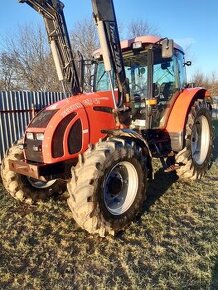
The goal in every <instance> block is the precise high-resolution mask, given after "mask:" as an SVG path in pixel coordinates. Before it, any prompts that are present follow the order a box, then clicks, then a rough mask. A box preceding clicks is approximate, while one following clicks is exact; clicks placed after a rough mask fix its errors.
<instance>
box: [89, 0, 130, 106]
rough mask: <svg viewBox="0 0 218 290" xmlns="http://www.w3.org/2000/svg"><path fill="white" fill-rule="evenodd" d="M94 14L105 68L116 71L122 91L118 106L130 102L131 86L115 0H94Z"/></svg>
mask: <svg viewBox="0 0 218 290" xmlns="http://www.w3.org/2000/svg"><path fill="white" fill-rule="evenodd" d="M92 6H93V14H94V18H95V22H96V25H97V27H98V34H99V40H100V44H101V49H102V55H103V60H104V65H105V70H106V71H107V72H109V73H111V72H112V71H113V72H114V73H115V77H116V82H117V85H118V89H119V92H120V98H119V101H118V104H117V106H118V107H121V106H122V105H123V103H127V102H129V86H128V81H127V79H126V74H125V69H124V63H123V57H122V51H121V46H120V37H119V32H118V25H117V20H116V15H115V10H114V5H113V0H92Z"/></svg>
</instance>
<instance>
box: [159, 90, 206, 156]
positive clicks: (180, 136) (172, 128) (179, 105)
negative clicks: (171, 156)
mask: <svg viewBox="0 0 218 290" xmlns="http://www.w3.org/2000/svg"><path fill="white" fill-rule="evenodd" d="M206 97H207V91H206V89H204V88H188V89H185V90H184V91H183V92H182V93H181V94H180V95H179V96H178V97H177V99H176V101H175V103H174V105H173V108H172V110H171V112H170V115H169V118H168V120H167V125H166V128H165V130H166V132H167V133H168V134H169V136H170V139H171V147H172V150H173V151H176V152H178V151H180V150H182V149H183V147H184V137H185V124H186V119H187V116H188V113H189V111H190V107H191V106H192V104H193V103H194V101H195V100H197V99H205V98H206Z"/></svg>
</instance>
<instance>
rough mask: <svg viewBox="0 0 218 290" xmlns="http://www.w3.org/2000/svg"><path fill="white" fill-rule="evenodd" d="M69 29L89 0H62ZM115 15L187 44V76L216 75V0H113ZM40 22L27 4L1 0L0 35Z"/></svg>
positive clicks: (87, 7)
mask: <svg viewBox="0 0 218 290" xmlns="http://www.w3.org/2000/svg"><path fill="white" fill-rule="evenodd" d="M62 2H64V4H65V10H64V13H65V17H66V22H67V25H68V28H69V30H70V29H72V27H73V24H74V23H75V22H77V21H79V20H81V19H84V18H87V17H90V16H91V13H92V12H91V0H62ZM114 5H115V9H116V14H117V19H118V20H119V21H120V22H121V23H122V26H124V29H125V23H128V22H130V21H131V20H136V19H144V20H145V21H147V22H148V23H149V24H150V25H152V26H154V27H156V28H157V30H158V32H159V33H160V34H161V35H162V36H167V37H168V38H173V39H174V40H175V41H176V42H178V43H179V44H180V45H181V46H183V48H185V49H186V48H187V47H188V50H187V52H188V53H187V58H188V60H192V67H191V68H188V76H191V75H192V74H193V73H195V72H197V71H202V72H204V73H205V74H207V75H210V74H211V73H212V72H214V73H216V74H217V76H218V56H217V54H218V34H217V31H218V16H217V14H218V1H217V0H207V1H203V0H201V1H199V0H181V1H175V0H164V1H161V0H156V1H154V0H150V1H147V0H114ZM32 23H42V18H41V17H40V16H39V15H38V14H37V13H36V12H35V11H34V10H33V9H31V8H30V7H29V6H28V5H26V4H19V3H18V1H17V0H3V1H1V7H0V36H4V35H10V34H13V32H14V31H16V27H18V26H19V25H22V24H32Z"/></svg>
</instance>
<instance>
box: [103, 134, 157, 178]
mask: <svg viewBox="0 0 218 290" xmlns="http://www.w3.org/2000/svg"><path fill="white" fill-rule="evenodd" d="M101 132H102V133H103V134H106V135H107V136H109V137H112V138H117V139H119V138H120V139H126V140H127V141H129V140H133V141H134V142H136V143H137V144H138V145H140V146H141V147H142V149H143V154H144V155H146V156H147V164H146V165H147V169H148V178H149V179H153V178H154V175H153V166H152V155H151V151H150V149H149V146H148V143H147V141H146V140H145V139H144V138H143V137H142V136H141V135H140V134H138V133H137V132H135V131H133V130H131V129H117V130H102V131H101Z"/></svg>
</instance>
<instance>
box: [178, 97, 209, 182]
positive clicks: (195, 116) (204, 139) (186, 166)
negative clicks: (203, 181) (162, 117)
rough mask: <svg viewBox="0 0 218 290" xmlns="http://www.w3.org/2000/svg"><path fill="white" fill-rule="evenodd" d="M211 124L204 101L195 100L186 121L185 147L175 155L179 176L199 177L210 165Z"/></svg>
mask: <svg viewBox="0 0 218 290" xmlns="http://www.w3.org/2000/svg"><path fill="white" fill-rule="evenodd" d="M212 149H213V126H212V119H211V111H210V108H209V106H208V104H207V103H206V102H205V101H202V100H197V101H196V102H195V103H194V105H193V106H192V108H191V111H190V113H189V115H188V118H187V123H186V136H185V148H184V149H183V150H182V151H180V152H179V153H178V154H177V155H176V163H178V164H179V165H180V168H179V169H177V175H178V176H179V177H181V178H189V179H200V178H201V177H202V176H203V175H204V174H205V172H206V171H207V170H208V168H209V167H210V165H211V160H212Z"/></svg>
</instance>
